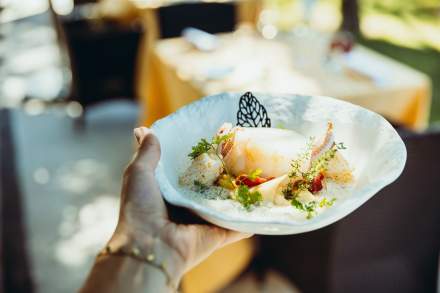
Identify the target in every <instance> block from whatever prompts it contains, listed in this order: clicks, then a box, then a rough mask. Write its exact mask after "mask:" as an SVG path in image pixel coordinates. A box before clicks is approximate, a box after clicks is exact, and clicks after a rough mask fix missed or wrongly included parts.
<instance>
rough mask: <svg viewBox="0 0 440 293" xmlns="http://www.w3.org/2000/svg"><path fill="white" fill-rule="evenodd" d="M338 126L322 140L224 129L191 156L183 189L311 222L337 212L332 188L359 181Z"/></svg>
mask: <svg viewBox="0 0 440 293" xmlns="http://www.w3.org/2000/svg"><path fill="white" fill-rule="evenodd" d="M333 127H334V126H333V123H332V122H328V123H327V128H326V129H325V130H324V131H323V133H322V136H321V137H320V138H314V137H306V136H305V135H303V134H301V133H299V132H296V131H294V130H289V129H281V128H266V127H257V128H251V127H241V126H232V124H231V123H224V124H223V125H222V126H221V127H220V128H219V129H218V131H217V133H215V134H214V136H213V138H212V139H210V140H208V139H206V138H201V139H200V141H198V142H197V144H195V145H194V146H193V147H192V149H191V151H190V152H189V154H188V156H189V157H190V159H191V164H190V166H189V167H188V168H187V169H186V170H185V171H184V172H183V174H181V176H180V178H179V183H180V184H181V185H182V186H184V187H186V188H189V189H191V190H192V191H194V192H197V193H199V194H200V196H201V197H204V198H207V199H212V200H233V201H236V202H238V203H240V204H241V205H242V207H243V208H244V210H246V211H250V210H252V209H254V208H256V207H258V206H260V205H263V204H267V203H269V204H271V205H272V206H273V207H276V206H291V207H292V209H296V210H299V211H301V212H302V213H303V214H304V217H305V218H306V219H311V218H312V217H313V216H315V215H316V214H317V213H318V212H322V211H323V210H324V209H325V208H328V207H331V206H332V205H333V204H334V203H335V201H336V200H337V198H336V197H334V196H331V194H332V192H329V189H330V188H332V187H331V184H330V183H333V184H339V185H341V186H347V185H349V184H352V183H353V181H354V177H353V173H352V167H351V166H350V164H349V163H348V162H347V161H346V159H345V158H344V156H343V154H342V150H344V149H345V148H346V147H345V145H344V144H343V143H342V142H336V141H335V138H334V132H333Z"/></svg>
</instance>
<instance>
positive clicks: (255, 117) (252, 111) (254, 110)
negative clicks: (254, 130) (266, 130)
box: [237, 92, 270, 127]
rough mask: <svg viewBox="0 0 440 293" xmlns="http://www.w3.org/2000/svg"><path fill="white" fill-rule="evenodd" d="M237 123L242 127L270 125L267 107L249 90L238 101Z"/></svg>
mask: <svg viewBox="0 0 440 293" xmlns="http://www.w3.org/2000/svg"><path fill="white" fill-rule="evenodd" d="M237 125H238V126H242V127H270V118H269V116H268V115H267V111H266V108H264V106H263V105H262V104H260V102H259V101H258V100H257V98H256V97H255V96H254V95H253V94H252V93H251V92H247V93H245V94H244V95H242V96H241V97H240V101H239V102H238V112H237Z"/></svg>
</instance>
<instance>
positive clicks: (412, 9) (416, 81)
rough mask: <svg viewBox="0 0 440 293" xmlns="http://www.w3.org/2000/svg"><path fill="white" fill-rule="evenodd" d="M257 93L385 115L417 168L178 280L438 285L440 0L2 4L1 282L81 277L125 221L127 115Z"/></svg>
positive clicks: (307, 286)
mask: <svg viewBox="0 0 440 293" xmlns="http://www.w3.org/2000/svg"><path fill="white" fill-rule="evenodd" d="M187 27H195V28H199V29H202V30H204V31H207V32H209V33H213V34H215V36H212V35H203V34H200V32H199V31H194V30H193V31H188V30H186V33H185V36H184V37H183V38H182V37H181V33H182V30H183V29H185V28H187ZM248 90H253V91H260V92H275V93H277V92H290V93H301V94H321V95H328V96H334V97H336V98H341V99H344V100H348V101H350V102H353V103H356V104H359V105H362V106H365V107H367V108H369V109H371V110H373V111H377V112H379V113H380V114H382V115H384V116H385V117H386V118H387V119H389V120H390V122H391V123H392V124H393V125H394V126H395V127H396V129H397V130H398V132H399V134H401V136H402V138H403V139H404V141H405V143H406V145H407V149H408V162H407V167H406V169H405V171H404V173H403V175H402V176H401V177H400V178H399V179H398V181H397V182H395V183H394V184H393V185H392V186H390V187H387V188H385V189H384V190H383V191H382V192H381V193H379V194H378V195H376V196H375V197H374V198H373V199H371V200H370V201H369V202H368V203H367V204H366V205H365V206H363V207H361V208H360V209H359V210H358V211H356V212H354V213H353V214H352V215H350V216H348V217H347V218H346V219H343V220H341V221H340V222H338V223H335V224H333V225H331V226H329V227H326V228H323V229H320V230H318V231H314V232H309V233H306V234H301V235H296V236H295V235H293V236H288V237H287V236H285V237H254V238H253V239H252V240H251V241H250V242H243V243H239V244H237V245H234V246H232V247H230V248H228V249H229V250H227V251H223V252H221V251H220V252H219V253H218V254H215V255H213V257H212V258H211V259H208V261H207V262H206V263H202V264H201V265H200V266H199V267H197V268H196V269H194V270H193V271H191V272H190V273H189V274H188V275H187V276H186V277H185V279H184V280H183V283H182V290H183V291H184V292H210V291H211V292H212V291H222V290H223V291H224V292H239V291H243V290H245V291H246V292H260V291H261V292H265V291H268V292H434V291H435V290H436V288H437V290H439V288H440V287H439V284H440V283H439V247H440V236H439V235H440V216H439V214H440V213H438V211H437V210H438V207H439V206H440V197H439V196H438V191H436V190H437V189H438V187H437V186H436V184H437V182H438V176H439V174H440V160H439V159H438V158H439V155H438V150H439V149H440V132H439V131H440V2H439V1H438V0H408V1H400V0H358V1H354V0H316V1H313V0H230V1H229V0H228V1H202V2H200V1H188V2H185V1H180V0H179V1H173V0H100V1H98V0H51V1H47V0H2V1H0V166H1V168H0V170H1V172H0V196H1V202H0V208H1V209H0V211H1V212H0V224H1V225H0V235H1V236H0V242H1V246H0V255H1V258H0V260H1V264H0V280H1V283H0V291H2V289H3V290H4V291H6V292H32V291H34V292H72V291H75V290H77V289H78V288H79V287H80V286H81V284H82V282H83V281H84V278H85V276H86V274H87V272H88V270H89V268H90V266H91V264H92V262H93V260H94V257H95V255H96V253H97V251H98V250H99V249H100V248H101V247H103V245H104V244H105V242H106V240H107V239H108V237H109V236H110V235H111V233H112V231H113V229H114V227H115V224H116V220H117V213H118V197H119V188H120V183H121V174H122V171H123V169H124V166H125V165H126V163H127V162H128V161H129V159H130V158H131V154H132V151H133V149H134V140H133V137H132V129H133V127H135V126H136V125H139V124H145V125H150V124H151V123H152V122H153V121H154V120H156V119H158V118H160V117H163V116H164V115H167V114H169V113H171V112H173V111H174V110H176V109H177V108H179V107H181V106H183V105H185V104H187V103H189V102H191V101H193V100H195V99H198V98H200V97H202V96H205V95H209V94H212V93H218V92H223V91H235V92H245V91H248ZM231 255H232V257H231Z"/></svg>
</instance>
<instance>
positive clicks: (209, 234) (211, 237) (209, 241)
mask: <svg viewBox="0 0 440 293" xmlns="http://www.w3.org/2000/svg"><path fill="white" fill-rule="evenodd" d="M192 226H196V227H197V228H198V230H199V231H198V232H199V233H200V234H201V235H200V237H199V239H204V241H203V242H204V244H205V245H207V246H211V247H213V248H214V249H219V248H222V247H224V246H226V245H228V244H232V243H234V242H237V241H240V240H242V239H245V238H249V237H252V236H253V234H249V233H242V232H237V231H232V230H228V229H224V228H221V227H218V226H212V225H192Z"/></svg>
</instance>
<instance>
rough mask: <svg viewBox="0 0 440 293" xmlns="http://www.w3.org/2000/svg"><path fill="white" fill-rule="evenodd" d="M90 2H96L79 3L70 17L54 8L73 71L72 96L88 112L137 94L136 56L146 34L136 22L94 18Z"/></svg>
mask: <svg viewBox="0 0 440 293" xmlns="http://www.w3.org/2000/svg"><path fill="white" fill-rule="evenodd" d="M90 5H94V4H84V5H77V6H75V8H74V10H73V12H72V13H71V14H69V15H66V16H64V15H59V14H57V13H56V12H55V11H54V10H53V9H51V11H52V12H53V16H54V19H55V25H56V27H57V31H58V35H59V40H60V47H61V48H63V49H64V50H65V51H66V54H65V55H67V57H68V58H67V59H68V61H67V63H68V64H69V65H70V69H71V73H72V88H71V93H70V94H69V99H70V100H74V101H78V102H79V103H80V104H81V105H82V106H83V108H84V110H85V111H86V110H87V107H88V106H89V105H92V104H95V103H97V102H101V101H107V100H109V99H114V98H117V99H121V98H122V99H133V97H135V70H136V58H137V51H138V46H139V42H140V39H141V37H142V34H143V29H142V27H141V26H140V25H137V24H136V23H135V22H133V23H131V24H121V23H118V22H115V21H108V20H104V19H95V18H90V13H89V11H90V8H91V6H90ZM85 111H84V112H85ZM83 118H84V115H83V116H82V119H81V120H80V121H83Z"/></svg>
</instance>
